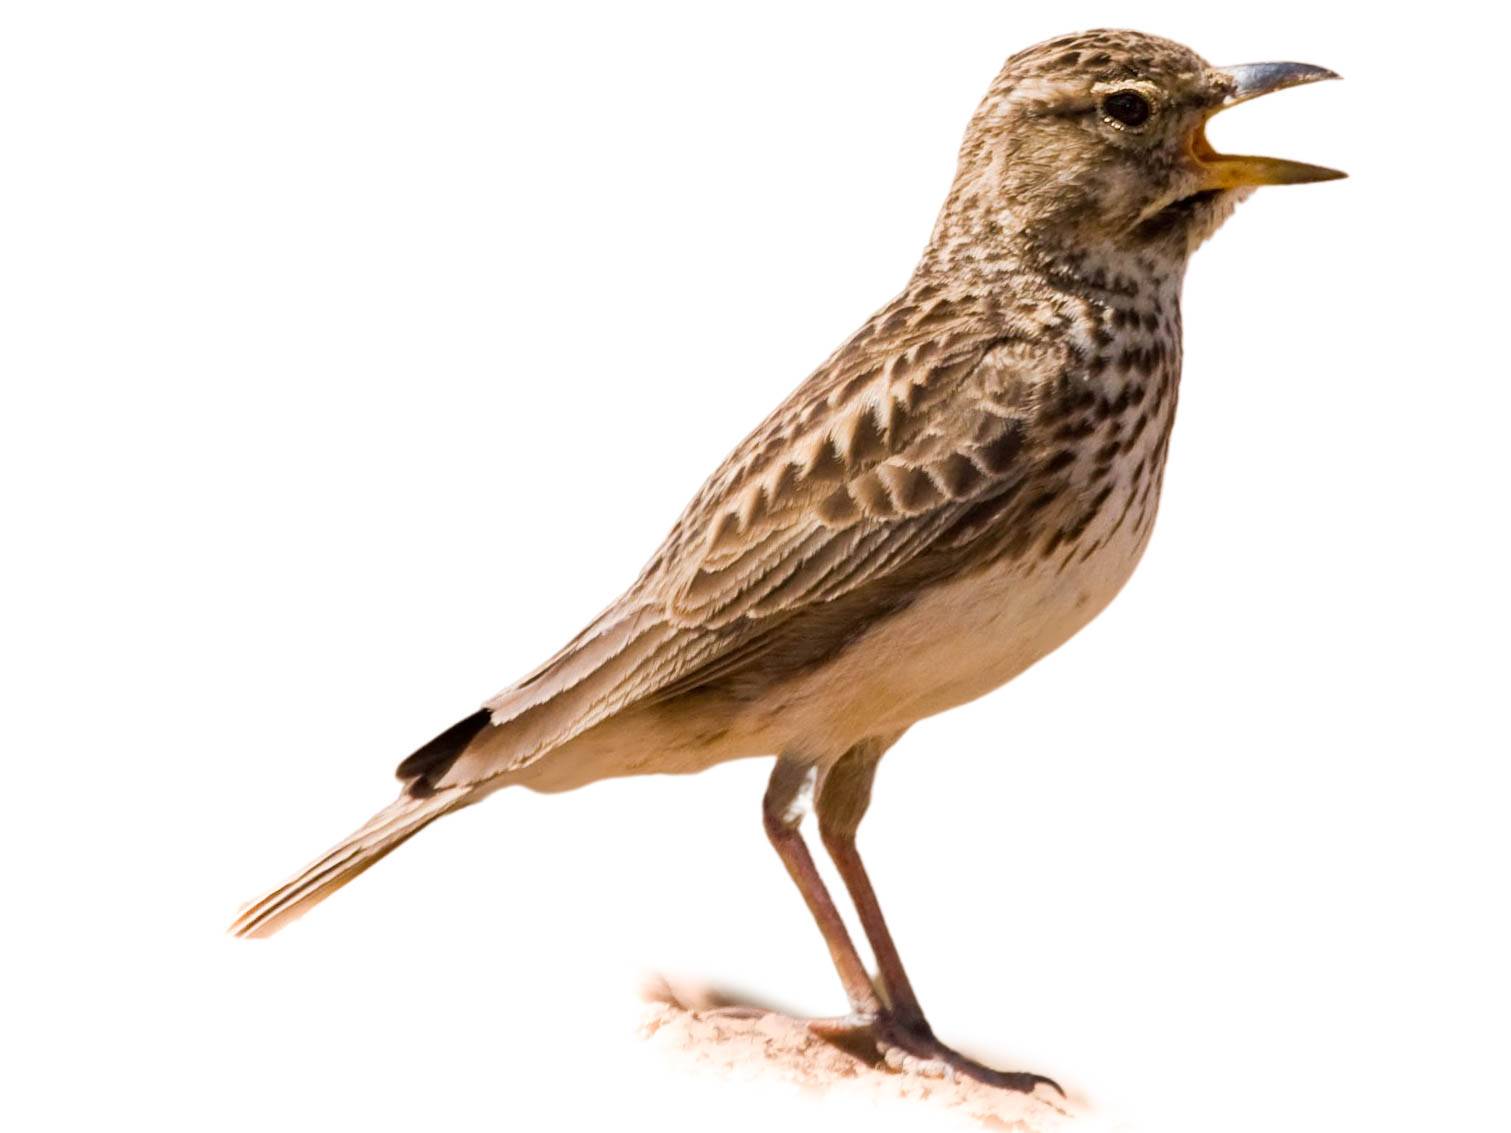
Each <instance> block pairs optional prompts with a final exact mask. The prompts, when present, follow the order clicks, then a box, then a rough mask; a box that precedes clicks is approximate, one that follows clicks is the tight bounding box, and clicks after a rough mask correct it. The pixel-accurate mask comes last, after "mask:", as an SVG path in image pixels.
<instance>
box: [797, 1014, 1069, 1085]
mask: <svg viewBox="0 0 1511 1133" xmlns="http://www.w3.org/2000/svg"><path fill="white" fill-rule="evenodd" d="M808 1028H809V1030H811V1031H812V1032H813V1033H814V1034H816V1035H818V1036H819V1038H821V1039H823V1040H824V1041H826V1042H829V1043H832V1044H834V1045H835V1046H837V1047H839V1048H840V1049H841V1050H844V1051H846V1052H847V1053H849V1054H853V1055H854V1056H855V1057H857V1058H860V1059H862V1060H863V1061H866V1062H869V1063H871V1065H873V1066H875V1067H877V1068H883V1067H885V1068H886V1069H887V1070H888V1071H890V1072H892V1073H894V1074H917V1075H919V1076H921V1077H924V1078H939V1079H943V1080H948V1081H958V1080H959V1079H961V1078H970V1079H973V1080H975V1081H977V1082H981V1083H983V1084H985V1085H988V1086H993V1087H995V1088H997V1089H999V1090H1012V1091H1014V1092H1016V1093H1022V1094H1031V1093H1033V1092H1034V1090H1035V1089H1036V1088H1037V1087H1039V1086H1048V1087H1049V1088H1050V1089H1052V1090H1054V1091H1055V1093H1057V1094H1059V1095H1060V1096H1061V1097H1062V1098H1063V1097H1064V1096H1065V1091H1064V1090H1062V1089H1061V1088H1060V1084H1059V1083H1058V1082H1056V1081H1055V1080H1054V1079H1053V1078H1046V1077H1044V1076H1043V1075H1041V1074H1028V1073H1022V1072H1009V1071H1004V1070H994V1069H992V1068H991V1067H990V1066H984V1065H982V1064H981V1063H979V1062H977V1061H976V1060H975V1059H972V1058H967V1057H966V1056H965V1055H963V1054H961V1053H960V1052H959V1051H957V1050H952V1049H951V1048H950V1047H947V1046H945V1045H944V1044H943V1043H942V1042H940V1041H939V1040H938V1039H937V1038H935V1037H934V1032H933V1030H932V1029H931V1028H930V1027H929V1025H928V1023H927V1022H926V1021H924V1020H923V1019H917V1020H903V1019H900V1018H897V1017H895V1016H893V1015H891V1014H890V1013H888V1012H878V1013H877V1014H874V1015H845V1016H841V1017H840V1018H837V1019H813V1020H810V1021H809V1023H808Z"/></svg>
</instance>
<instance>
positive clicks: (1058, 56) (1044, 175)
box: [935, 30, 1344, 261]
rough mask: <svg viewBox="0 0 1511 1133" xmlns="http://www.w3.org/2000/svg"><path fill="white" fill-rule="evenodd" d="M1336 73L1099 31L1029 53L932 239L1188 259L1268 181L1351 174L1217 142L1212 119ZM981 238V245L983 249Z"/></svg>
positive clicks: (977, 122) (1000, 89)
mask: <svg viewBox="0 0 1511 1133" xmlns="http://www.w3.org/2000/svg"><path fill="white" fill-rule="evenodd" d="M1333 78H1337V76H1336V75H1335V74H1333V72H1331V71H1328V70H1325V69H1323V68H1321V67H1313V66H1309V65H1307V64H1303V63H1254V64H1244V65H1241V66H1236V67H1214V66H1212V65H1210V64H1208V63H1207V62H1206V61H1205V60H1203V59H1202V58H1201V57H1200V56H1198V55H1197V54H1196V53H1195V52H1193V51H1191V50H1189V49H1188V48H1185V47H1182V46H1181V45H1180V44H1178V43H1172V42H1171V41H1169V40H1167V39H1160V38H1158V37H1156V36H1151V35H1144V34H1142V33H1139V32H1131V31H1108V30H1102V31H1089V32H1083V33H1080V34H1077V35H1069V36H1064V37H1062V38H1060V39H1055V40H1050V41H1049V42H1047V43H1042V44H1039V45H1038V46H1036V47H1031V48H1029V49H1027V50H1026V51H1021V52H1019V53H1018V54H1017V55H1014V56H1013V57H1012V58H1010V59H1009V60H1008V61H1007V63H1006V65H1005V66H1004V67H1003V68H1002V72H1001V74H1000V75H998V77H997V80H996V82H995V83H994V84H993V85H992V89H991V91H990V92H989V93H988V94H987V97H986V99H985V100H984V101H983V102H982V104H981V107H980V108H979V109H978V110H977V112H976V115H975V117H974V118H972V120H971V125H970V129H969V130H968V131H967V133H966V137H965V142H964V144H963V145H962V147H961V153H960V170H959V173H958V174H957V175H956V180H955V185H954V189H953V191H952V192H951V195H950V199H949V202H948V203H947V204H946V206H945V211H944V213H943V215H942V216H941V218H940V227H939V229H938V231H936V233H935V244H936V245H939V244H940V242H941V241H945V242H953V243H954V245H955V247H954V249H953V251H951V249H948V248H944V247H938V248H936V250H937V251H940V252H944V253H945V254H946V255H947V256H949V258H951V259H955V258H957V257H958V256H959V255H962V254H964V255H970V254H972V253H971V252H970V251H969V250H968V247H969V246H970V245H979V244H980V243H982V242H986V243H990V242H991V241H993V240H996V241H998V242H999V243H1000V242H1002V241H1010V242H1021V241H1025V240H1027V241H1031V242H1039V241H1044V242H1047V243H1049V244H1051V245H1053V244H1056V243H1058V244H1062V245H1066V244H1068V245H1071V246H1076V247H1087V246H1091V247H1098V246H1100V247H1106V248H1110V249H1120V250H1125V251H1130V252H1137V253H1146V254H1152V255H1156V256H1159V257H1161V258H1175V259H1178V260H1180V261H1184V259H1185V257H1187V256H1188V255H1189V254H1190V253H1191V252H1192V251H1193V250H1194V249H1195V248H1196V246H1197V245H1198V244H1200V243H1201V242H1202V241H1203V240H1205V239H1206V238H1207V237H1208V236H1210V235H1211V234H1212V233H1213V232H1214V231H1215V230H1216V229H1217V227H1218V226H1219V225H1220V224H1221V223H1222V222H1223V221H1224V220H1226V219H1227V217H1228V215H1229V214H1230V213H1231V212H1232V211H1233V207H1234V205H1236V204H1237V203H1238V202H1239V201H1240V200H1242V199H1243V198H1244V197H1245V196H1247V195H1248V194H1249V193H1251V192H1252V191H1253V190H1254V189H1255V188H1256V187H1258V186H1261V185H1287V184H1296V183H1299V182H1305V181H1327V180H1332V179H1333V178H1337V177H1342V176H1344V174H1342V173H1339V172H1338V171H1336V170H1333V169H1324V168H1322V167H1321V166H1316V165H1306V164H1304V163H1302V162H1297V161H1286V160H1283V159H1280V158H1271V157H1239V156H1232V155H1226V154H1219V153H1217V152H1216V151H1215V150H1214V149H1213V148H1212V146H1211V145H1210V144H1209V143H1208V142H1207V138H1206V133H1205V125H1206V122H1207V120H1208V119H1209V118H1210V117H1212V115H1214V114H1216V113H1217V112H1218V111H1220V110H1224V109H1226V108H1227V107H1230V106H1234V105H1236V104H1238V103H1240V102H1246V101H1248V100H1249V99H1251V98H1256V97H1258V96H1259V95H1262V94H1268V93H1270V92H1272V91H1277V90H1281V89H1283V88H1285V87H1292V86H1298V85H1300V84H1302V83H1311V82H1316V81H1318V80H1319V79H1333ZM980 250H981V249H979V248H978V249H977V251H978V252H979V251H980Z"/></svg>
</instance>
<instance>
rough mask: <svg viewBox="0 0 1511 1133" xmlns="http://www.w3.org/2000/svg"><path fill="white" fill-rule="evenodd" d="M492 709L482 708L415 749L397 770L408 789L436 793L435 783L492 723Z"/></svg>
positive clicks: (414, 792) (420, 796)
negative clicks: (490, 710)
mask: <svg viewBox="0 0 1511 1133" xmlns="http://www.w3.org/2000/svg"><path fill="white" fill-rule="evenodd" d="M491 719H492V713H490V712H489V711H488V710H487V709H486V708H480V709H478V710H477V711H476V712H474V713H473V714H472V715H471V716H468V717H467V718H466V719H465V720H459V721H457V722H456V723H455V724H453V725H451V727H449V728H447V729H446V730H445V731H444V732H442V733H441V734H440V735H438V736H437V737H436V738H435V739H433V740H431V741H430V742H429V743H428V744H426V745H425V746H424V747H422V748H420V750H419V751H417V752H415V753H414V754H413V755H411V756H410V757H409V758H408V759H406V760H404V762H403V763H401V764H399V767H398V770H396V771H395V772H394V774H395V775H397V776H398V777H399V778H400V779H404V780H406V781H407V782H408V786H407V788H406V790H407V791H408V793H409V794H410V795H411V796H412V797H414V798H417V799H423V798H427V797H429V796H430V795H432V794H434V793H435V785H436V784H437V783H438V782H440V780H441V777H442V776H443V775H445V774H446V772H447V771H449V770H450V769H451V765H452V764H453V763H455V762H456V760H457V757H458V756H459V755H461V754H462V752H464V751H466V750H467V745H468V744H470V743H471V742H472V741H473V739H474V738H475V737H476V736H477V734H478V733H479V732H481V731H482V730H483V729H484V728H486V727H487V726H488V723H489V721H490V720H491Z"/></svg>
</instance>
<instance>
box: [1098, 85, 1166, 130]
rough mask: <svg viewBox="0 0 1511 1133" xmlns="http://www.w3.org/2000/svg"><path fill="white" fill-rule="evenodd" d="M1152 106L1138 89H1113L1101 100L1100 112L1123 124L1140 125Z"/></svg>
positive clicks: (1146, 117)
mask: <svg viewBox="0 0 1511 1133" xmlns="http://www.w3.org/2000/svg"><path fill="white" fill-rule="evenodd" d="M1153 112H1154V108H1153V107H1152V106H1150V105H1149V100H1148V99H1147V98H1145V97H1144V96H1143V95H1141V94H1139V93H1138V91H1132V90H1120V91H1114V92H1113V93H1112V94H1109V95H1108V96H1107V97H1106V98H1104V99H1103V100H1102V113H1103V114H1105V115H1107V117H1109V118H1111V119H1112V120H1113V121H1114V122H1119V123H1121V124H1122V125H1124V126H1142V125H1143V124H1144V123H1145V122H1147V121H1149V115H1150V114H1152V113H1153Z"/></svg>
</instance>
